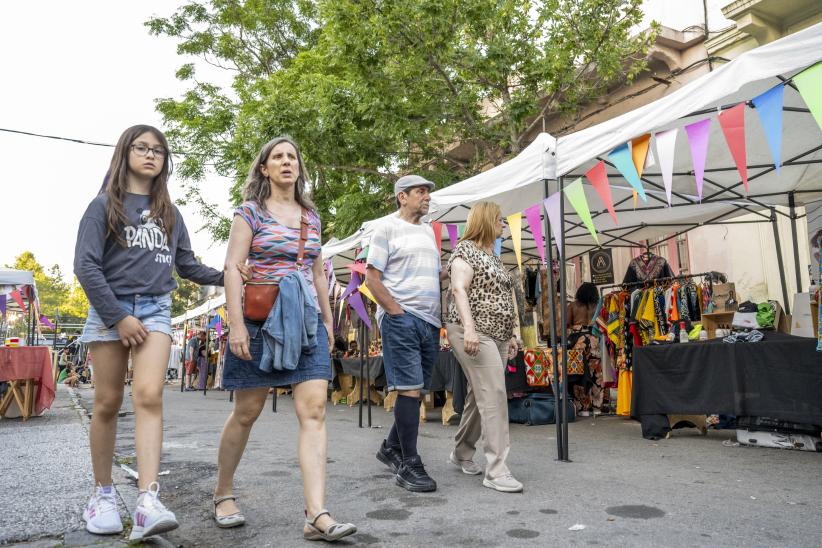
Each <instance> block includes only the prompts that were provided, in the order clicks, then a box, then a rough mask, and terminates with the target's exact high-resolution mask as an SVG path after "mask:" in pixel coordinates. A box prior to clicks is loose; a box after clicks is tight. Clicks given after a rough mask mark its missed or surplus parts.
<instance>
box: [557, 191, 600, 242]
mask: <svg viewBox="0 0 822 548" xmlns="http://www.w3.org/2000/svg"><path fill="white" fill-rule="evenodd" d="M564 191H565V197H566V198H568V201H569V202H571V207H573V208H574V211H576V212H577V215H579V218H580V219H582V222H583V223H584V224H585V226H586V227H587V228H588V230H589V231H590V232H591V236H593V237H594V241H595V242H596V243H597V245H598V244H599V238H598V237H597V231H596V229H595V228H594V221H593V220H592V219H591V210H590V209H589V208H588V200H587V199H586V198H585V190H584V189H583V188H582V177H580V178H578V179H577V180H576V181H574V182H573V183H571V184H570V185H568V186H566V187H565V189H564Z"/></svg>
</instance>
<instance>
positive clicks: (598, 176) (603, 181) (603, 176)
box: [585, 160, 619, 224]
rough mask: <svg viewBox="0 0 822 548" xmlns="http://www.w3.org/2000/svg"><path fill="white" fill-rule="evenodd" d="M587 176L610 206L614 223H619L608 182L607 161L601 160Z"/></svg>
mask: <svg viewBox="0 0 822 548" xmlns="http://www.w3.org/2000/svg"><path fill="white" fill-rule="evenodd" d="M585 178H586V179H588V181H589V182H590V183H591V185H592V186H593V187H594V190H596V191H597V194H599V197H600V198H601V199H602V203H604V204H605V207H606V208H608V213H610V214H611V218H612V219H613V220H614V224H619V223H618V221H617V216H616V211H614V199H613V198H612V197H611V185H610V184H608V172H607V171H605V162H603V161H602V160H600V161H599V163H598V164H597V165H595V166H594V167H592V168H591V169H589V170H588V173H586V174H585Z"/></svg>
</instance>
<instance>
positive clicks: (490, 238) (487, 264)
mask: <svg viewBox="0 0 822 548" xmlns="http://www.w3.org/2000/svg"><path fill="white" fill-rule="evenodd" d="M502 229H503V221H502V217H501V213H500V208H499V206H498V205H497V204H495V203H492V202H478V203H476V204H474V206H473V207H472V208H471V211H470V212H469V213H468V227H467V229H466V231H465V235H464V236H463V238H462V240H461V241H460V243H459V245H457V248H456V249H455V250H454V253H453V254H452V255H451V259H450V260H449V261H448V267H447V268H448V273H449V274H450V276H451V295H450V299H449V306H448V318H447V321H446V325H445V328H446V331H447V332H448V340H449V341H450V342H451V348H452V349H453V351H454V354H455V355H456V357H457V360H458V361H459V363H460V366H462V370H463V371H464V372H465V376H466V377H468V383H469V385H468V395H467V396H466V398H465V407H464V409H463V412H462V418H461V420H460V427H459V430H458V431H457V435H456V438H455V440H456V447H455V448H454V451H453V452H452V453H451V456H450V460H451V462H452V463H454V464H455V465H457V466H459V467H460V468H462V471H463V472H465V473H466V474H480V473H482V468H480V467H479V466H478V465H477V464H476V463H475V462H474V460H473V459H474V451H475V448H476V444H477V441H478V440H479V438H480V436H482V438H483V439H484V440H485V460H486V463H487V464H486V468H485V478H484V479H483V482H482V484H483V485H484V486H485V487H489V488H491V489H495V490H497V491H502V492H505V493H517V492H520V491H522V484H521V483H520V482H518V481H517V480H516V479H515V478H514V476H513V475H511V471H510V470H509V469H508V466H507V465H506V464H505V460H506V458H507V457H508V451H509V449H510V442H509V437H508V394H507V392H506V391H505V369H504V368H505V364H506V363H507V361H508V359H509V358H512V357H513V356H514V355H516V352H517V343H516V339H514V338H512V334H513V328H514V301H513V294H512V279H511V276H510V274H508V271H507V270H505V267H504V266H503V264H502V261H500V259H499V257H495V256H494V254H493V246H494V241H495V240H496V239H497V238H499V237H500V236H501V235H502Z"/></svg>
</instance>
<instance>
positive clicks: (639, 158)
mask: <svg viewBox="0 0 822 548" xmlns="http://www.w3.org/2000/svg"><path fill="white" fill-rule="evenodd" d="M650 144H651V134H650V133H646V134H645V135H643V136H642V137H637V138H636V139H631V159H632V160H633V162H634V168H636V173H637V175H639V176H640V177H642V172H643V171H645V162H646V159H647V158H648V145H650Z"/></svg>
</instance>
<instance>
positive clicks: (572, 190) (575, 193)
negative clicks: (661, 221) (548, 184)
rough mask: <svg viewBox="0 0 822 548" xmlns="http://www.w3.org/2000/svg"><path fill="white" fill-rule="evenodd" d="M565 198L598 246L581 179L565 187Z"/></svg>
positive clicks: (597, 238)
mask: <svg viewBox="0 0 822 548" xmlns="http://www.w3.org/2000/svg"><path fill="white" fill-rule="evenodd" d="M626 150H627V149H626ZM637 192H638V191H637ZM565 196H566V197H567V198H568V201H569V202H571V207H573V208H574V211H576V212H577V215H579V218H580V219H582V222H583V223H584V224H585V226H586V227H587V228H588V231H589V232H590V233H591V236H593V238H594V241H595V242H596V243H597V245H599V237H597V231H596V229H595V228H594V221H593V220H592V219H591V210H590V209H588V199H587V198H585V189H584V188H583V187H582V177H580V178H578V179H577V180H576V181H574V182H573V183H571V184H570V185H568V186H566V187H565Z"/></svg>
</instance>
